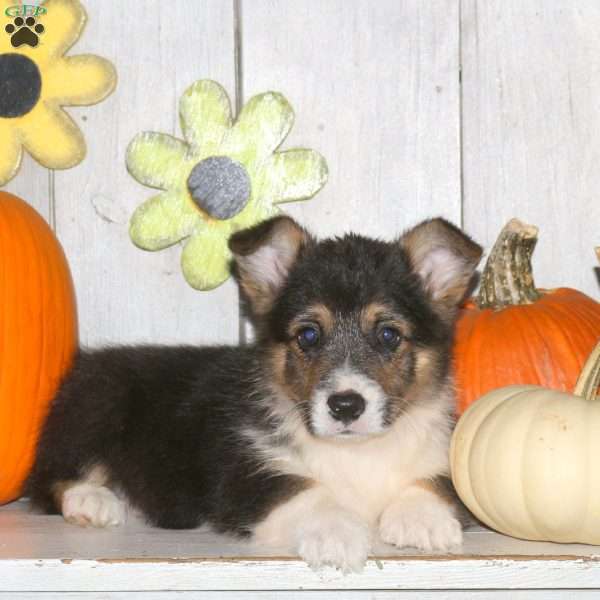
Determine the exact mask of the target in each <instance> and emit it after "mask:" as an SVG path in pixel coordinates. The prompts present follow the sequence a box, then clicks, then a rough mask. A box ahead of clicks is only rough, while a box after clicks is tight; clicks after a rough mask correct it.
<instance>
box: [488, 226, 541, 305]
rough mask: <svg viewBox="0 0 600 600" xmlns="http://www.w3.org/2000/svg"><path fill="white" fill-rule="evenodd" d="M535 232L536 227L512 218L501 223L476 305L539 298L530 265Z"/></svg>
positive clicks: (526, 301) (530, 301) (528, 300)
mask: <svg viewBox="0 0 600 600" xmlns="http://www.w3.org/2000/svg"><path fill="white" fill-rule="evenodd" d="M537 234H538V228H537V227H535V226H533V225H527V224H525V223H523V222H521V221H519V220H518V219H511V220H510V221H509V222H508V223H507V224H506V225H505V226H504V228H503V229H502V231H501V232H500V235H499V236H498V239H497V240H496V243H495V244H494V247H493V248H492V250H491V252H490V255H489V257H488V259H487V262H486V263H485V267H484V269H483V273H482V275H481V282H480V286H479V293H478V294H477V298H476V302H477V305H478V306H479V308H493V309H500V308H503V307H504V306H511V305H518V304H532V303H533V302H535V301H536V300H537V299H538V298H540V296H541V294H540V293H539V292H538V291H537V289H536V288H535V284H534V281H533V270H532V267H531V255H532V254H533V249H534V248H535V245H536V243H537V239H538V235H537Z"/></svg>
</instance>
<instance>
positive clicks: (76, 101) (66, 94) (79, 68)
mask: <svg viewBox="0 0 600 600" xmlns="http://www.w3.org/2000/svg"><path fill="white" fill-rule="evenodd" d="M43 77H44V85H43V97H44V98H48V99H52V101H55V102H56V103H57V104H60V105H63V106H64V105H70V106H76V105H82V104H86V105H87V104H95V103H96V102H100V100H103V99H104V98H106V96H108V95H109V94H110V93H111V92H112V91H113V90H114V89H115V86H116V84H117V73H116V71H115V68H114V67H113V65H112V63H110V62H109V61H108V60H106V59H104V58H101V57H100V56H94V55H93V54H81V55H79V56H72V57H65V58H64V59H60V60H57V61H56V62H54V63H52V64H50V65H48V66H47V67H46V71H45V73H44V75H43Z"/></svg>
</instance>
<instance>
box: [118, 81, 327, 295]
mask: <svg viewBox="0 0 600 600" xmlns="http://www.w3.org/2000/svg"><path fill="white" fill-rule="evenodd" d="M179 115H180V121H181V129H182V132H183V136H184V138H185V141H182V140H179V139H177V138H174V137H172V136H170V135H167V134H164V133H155V132H144V133H141V134H138V135H137V136H136V137H135V138H134V139H133V140H132V142H131V143H130V145H129V148H128V149H127V168H128V169H129V172H130V173H131V175H133V177H135V178H136V179H137V180H138V181H139V182H140V183H143V184H144V185H147V186H150V187H154V188H159V189H161V190H163V191H162V192H161V193H159V194H158V195H156V196H154V197H153V198H150V199H149V200H147V201H146V202H145V203H144V204H142V205H141V206H139V207H138V209H137V210H136V211H135V213H134V214H133V216H132V218H131V224H130V229H129V233H130V236H131V239H132V240H133V242H134V243H135V244H136V245H137V246H139V247H140V248H143V249H145V250H161V249H163V248H167V247H168V246H171V245H173V244H175V243H177V242H179V241H181V240H183V239H186V238H187V240H186V242H185V246H184V248H183V252H182V256H181V267H182V271H183V274H184V277H185V278H186V280H187V281H188V283H189V284H190V285H191V286H192V287H194V288H196V289H200V290H208V289H212V288H214V287H216V286H218V285H220V284H221V283H223V281H225V280H226V279H227V277H228V276H229V261H230V258H231V256H230V253H229V249H228V248H227V240H228V238H229V236H230V235H231V234H232V233H233V232H235V231H237V230H238V229H242V228H245V227H249V226H251V225H253V224H255V223H258V222H259V221H262V220H263V219H265V218H267V217H270V216H272V215H274V214H276V213H277V212H279V209H278V208H277V207H276V206H275V205H276V204H279V203H281V202H290V201H292V200H302V199H305V198H310V197H311V196H313V195H314V194H316V193H317V192H318V191H319V190H320V189H321V187H323V185H324V184H325V181H326V179H327V165H326V163H325V160H324V159H323V157H322V156H321V155H320V154H318V153H317V152H315V151H314V150H307V149H294V150H287V151H285V152H275V150H276V149H277V148H278V147H279V146H280V144H281V143H282V142H283V140H284V139H285V137H286V135H287V134H288V132H289V131H290V129H291V127H292V123H293V121H294V113H293V111H292V108H291V106H290V105H289V104H288V102H287V100H286V99H285V98H284V97H283V96H282V95H281V94H278V93H275V92H267V93H265V94H261V95H259V96H255V97H254V98H252V99H250V100H249V101H248V103H247V104H246V105H245V106H244V107H243V109H242V110H241V112H240V114H239V116H238V118H237V121H236V122H235V123H233V122H232V118H231V108H230V103H229V99H228V97H227V94H226V93H225V91H224V90H223V88H222V87H221V86H220V85H218V84H217V83H215V82H214V81H208V80H201V81H197V82H196V83H194V84H193V85H192V86H191V87H190V88H189V89H188V90H187V91H186V92H185V94H184V95H183V97H182V98H181V101H180V105H179Z"/></svg>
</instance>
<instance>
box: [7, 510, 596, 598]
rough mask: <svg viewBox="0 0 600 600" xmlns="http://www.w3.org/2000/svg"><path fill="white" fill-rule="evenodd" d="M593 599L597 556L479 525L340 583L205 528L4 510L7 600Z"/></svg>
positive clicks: (384, 559) (383, 552)
mask: <svg viewBox="0 0 600 600" xmlns="http://www.w3.org/2000/svg"><path fill="white" fill-rule="evenodd" d="M333 590H345V591H344V593H343V594H342V595H341V596H340V595H339V594H335V592H333ZM367 590H369V592H367ZM507 590H513V591H510V592H508V591H507ZM518 590H521V591H520V592H519V591H518ZM594 590H600V547H593V546H584V545H575V544H573V545H562V544H549V543H537V542H524V541H520V540H516V539H513V538H509V537H506V536H503V535H499V534H496V533H493V532H491V531H488V530H485V529H481V528H479V529H475V530H471V531H468V532H466V536H465V543H464V546H463V548H462V549H461V550H460V552H457V553H454V554H445V555H436V554H433V555H425V554H422V553H417V552H415V551H410V550H408V551H399V550H396V549H394V548H392V547H390V546H386V545H383V544H382V545H380V546H379V547H377V548H376V550H375V556H374V557H373V558H372V559H370V560H369V561H368V564H367V566H366V567H365V569H364V571H363V572H362V573H360V574H351V575H342V574H341V573H339V572H337V571H334V570H333V569H326V570H324V571H321V572H317V573H315V572H313V571H312V570H310V569H309V568H308V567H307V566H306V565H305V564H304V563H303V562H302V561H300V560H299V559H298V558H295V557H292V556H282V555H278V554H276V553H269V552H265V551H264V550H262V549H257V548H254V547H252V546H251V545H250V544H246V543H240V542H239V541H235V540H232V539H230V538H227V537H224V536H218V535H215V534H214V533H211V532H210V531H208V530H207V529H198V530H188V531H166V530H161V529H154V528H151V527H148V526H146V525H145V524H144V523H142V522H141V521H140V520H139V519H138V518H136V517H135V516H131V515H130V518H129V519H128V522H127V524H126V525H124V526H123V527H120V528H116V529H111V530H96V529H80V528H77V527H74V526H72V525H68V524H66V523H65V522H64V521H63V520H62V518H61V517H58V516H45V515H36V514H32V513H30V512H29V509H28V505H27V503H26V502H25V501H20V502H16V503H13V504H10V505H7V506H4V507H2V508H0V600H5V599H8V598H10V599H11V600H12V599H15V600H19V599H22V598H46V599H47V600H58V599H59V598H61V599H68V598H87V599H97V600H100V599H103V600H108V599H117V598H120V599H125V598H127V599H132V600H136V599H138V598H139V599H142V598H148V599H153V600H157V599H158V598H160V599H161V600H171V599H172V598H173V599H174V598H177V599H183V598H184V599H188V598H200V597H209V598H220V599H221V598H228V599H233V598H266V599H271V598H278V599H279V598H299V597H302V598H333V597H338V598H340V597H343V598H370V599H377V600H379V599H386V598H392V597H393V598H420V599H428V598H435V599H438V598H477V599H481V600H482V599H484V598H496V597H510V598H511V599H517V598H544V599H547V598H571V597H585V598H588V597H589V598H592V597H594V598H598V597H600V592H598V591H594Z"/></svg>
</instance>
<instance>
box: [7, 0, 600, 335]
mask: <svg viewBox="0 0 600 600" xmlns="http://www.w3.org/2000/svg"><path fill="white" fill-rule="evenodd" d="M84 4H85V6H86V9H87V12H88V14H89V23H88V26H87V29H86V31H85V33H84V35H83V37H82V39H81V41H80V42H79V43H78V44H77V45H76V46H75V48H74V49H73V50H72V51H71V53H72V54H76V53H82V52H93V53H97V54H100V55H102V56H106V57H107V58H109V59H110V60H112V61H113V62H114V64H115V65H116V67H117V70H118V73H119V85H118V88H117V90H116V92H115V93H114V94H113V95H112V96H111V97H110V98H109V99H108V100H106V101H104V102H103V103H101V104H99V105H96V106H92V107H85V108H78V109H68V110H69V112H70V113H71V114H72V115H73V116H74V118H75V119H76V121H77V122H78V124H79V125H80V126H81V127H82V129H83V130H84V133H85V137H86V141H87V144H88V156H87V158H86V160H85V161H84V162H83V163H82V164H81V165H80V166H78V167H76V168H74V169H70V170H67V171H62V172H58V171H57V172H56V173H55V174H50V173H48V171H46V170H44V169H43V168H42V167H40V166H39V165H37V164H35V163H34V162H33V161H32V160H30V159H26V160H25V161H24V164H23V167H22V169H21V172H20V173H19V175H18V176H17V177H16V178H15V179H14V180H13V181H11V182H9V183H8V184H7V185H6V188H5V189H6V190H8V191H11V192H13V193H16V194H17V195H21V196H23V197H24V198H25V199H27V200H28V201H29V202H31V203H32V204H33V205H34V206H36V208H38V210H40V212H41V213H42V214H43V215H44V217H46V218H47V219H48V220H49V221H50V222H51V223H52V224H53V225H54V226H55V228H56V231H57V233H58V235H59V238H60V239H61V241H62V243H63V245H64V247H65V250H66V252H67V254H68V257H69V259H70V262H71V267H72V270H73V276H74V279H75V283H76V288H77V294H78V301H79V313H80V323H81V339H82V342H83V343H84V344H86V345H97V344H102V343H109V342H137V341H154V342H176V341H179V342H199V341H206V342H215V341H219V342H235V341H236V340H237V333H238V318H237V294H236V291H235V289H234V286H233V285H232V283H231V282H229V283H227V284H225V285H224V286H222V287H221V288H219V289H218V290H216V291H213V292H210V293H201V292H195V291H193V290H192V289H191V288H190V287H189V286H188V285H187V284H186V283H185V281H184V280H183V278H182V276H181V274H180V271H179V253H180V249H179V248H178V247H175V248H173V249H171V250H168V251H162V252H158V253H146V252H143V251H141V250H139V249H137V248H135V247H134V246H133V244H132V243H131V242H130V241H129V238H128V234H127V221H128V218H129V216H130V215H131V213H132V211H133V210H134V208H135V207H136V206H137V205H139V204H140V203H141V202H142V201H144V200H145V199H147V198H148V197H150V195H152V194H153V191H152V190H150V189H148V188H144V187H143V186H141V185H139V184H138V183H136V182H135V181H134V180H133V179H132V178H131V177H130V176H129V175H128V174H127V172H126V169H125V162H124V153H125V148H126V146H127V144H128V142H129V141H130V139H131V138H132V137H133V136H134V135H135V134H136V133H137V132H139V131H143V130H155V131H163V132H169V133H172V134H175V135H180V132H179V129H178V128H179V125H178V119H177V100H178V98H179V96H180V95H181V94H182V92H183V91H184V90H185V88H186V87H187V86H188V85H189V84H190V83H191V82H193V81H194V80H196V79H199V78H213V79H216V80H218V81H220V82H221V83H222V84H224V86H225V87H226V88H227V89H228V90H229V92H230V94H231V97H232V99H233V98H234V94H235V90H236V87H237V88H239V89H241V90H242V91H243V99H244V100H247V99H248V98H249V97H250V96H252V95H254V94H256V93H259V92H261V91H265V90H267V89H276V90H280V91H282V92H283V93H284V94H285V95H286V96H287V97H288V99H289V100H290V101H291V103H292V105H293V106H294V107H295V109H296V113H297V120H296V124H295V126H294V129H293V131H292V134H291V135H290V137H289V139H288V140H287V141H286V143H285V147H292V146H307V147H312V148H315V149H318V150H320V151H321V152H322V153H323V154H324V155H325V157H326V158H327V160H328V163H329V167H330V181H329V183H328V184H327V186H326V188H325V189H324V190H323V191H322V192H321V193H320V194H319V195H318V196H317V197H316V198H315V199H314V200H310V201H308V202H306V203H297V204H290V205H288V206H287V207H286V209H287V210H288V211H289V212H290V213H291V214H292V215H294V216H295V217H297V218H298V219H300V220H301V221H302V222H303V223H305V224H306V225H307V226H309V227H310V228H311V229H313V230H314V231H315V232H317V233H318V234H320V235H325V234H332V233H341V232H343V231H347V230H350V229H353V230H357V231H361V232H364V233H366V234H370V235H377V236H381V237H384V238H388V239H389V238H392V237H393V236H395V235H396V234H397V233H398V232H399V231H401V230H402V229H404V228H405V227H406V226H409V225H410V224H412V223H415V222H416V221H417V220H419V219H421V218H425V217H427V216H432V215H439V214H441V215H443V216H445V217H447V218H449V219H451V220H453V221H454V222H456V223H458V224H463V225H464V226H465V228H466V229H467V231H469V232H471V233H472V234H473V235H474V236H475V237H476V238H477V239H478V240H480V241H482V242H483V243H485V244H486V245H489V244H490V243H491V242H492V241H493V238H494V236H495V235H496V233H497V231H498V229H499V227H500V226H501V225H502V224H503V222H504V221H505V220H506V219H508V218H509V217H511V216H519V217H521V218H523V219H525V220H528V221H530V222H533V223H535V224H537V225H539V226H540V228H541V230H542V235H541V238H540V243H539V248H538V251H537V253H536V258H535V267H536V271H537V281H538V282H539V284H540V285H545V286H547V287H551V286H557V285H570V286H572V287H578V288H579V289H582V290H583V291H586V292H587V293H588V294H591V295H593V296H595V297H596V298H598V297H600V287H599V285H598V281H597V278H596V275H594V271H593V267H594V266H595V262H594V260H595V259H594V254H593V250H592V248H593V246H595V245H599V244H600V202H599V200H598V198H597V195H596V194H597V191H596V190H600V110H599V109H600V106H599V105H598V100H597V99H598V98H599V97H600V36H598V31H600V4H599V3H598V2H597V1H596V0H564V1H563V2H560V3H558V2H557V3H555V2H544V1H543V0H528V2H521V1H519V0H462V1H461V0H432V1H430V2H420V1H419V0H403V1H399V0H379V1H378V2H372V1H370V0H352V1H348V0H320V1H319V2H316V1H314V0H304V1H301V2H298V1H292V0H240V2H239V6H237V5H236V3H235V1H234V0H227V1H224V0H201V1H200V0H177V1H176V2H171V3H165V2H160V1H158V0H144V2H143V3H140V4H139V6H137V7H136V9H135V10H123V6H122V5H120V4H118V3H114V2H105V1H102V0H84ZM236 8H239V12H237V19H238V23H239V24H240V25H241V36H240V39H241V61H240V62H239V64H238V67H239V77H238V79H237V81H236V54H235V31H234V30H235V17H236ZM461 63H462V85H461V84H460V81H459V71H460V68H461ZM236 84H237V85H236Z"/></svg>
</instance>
